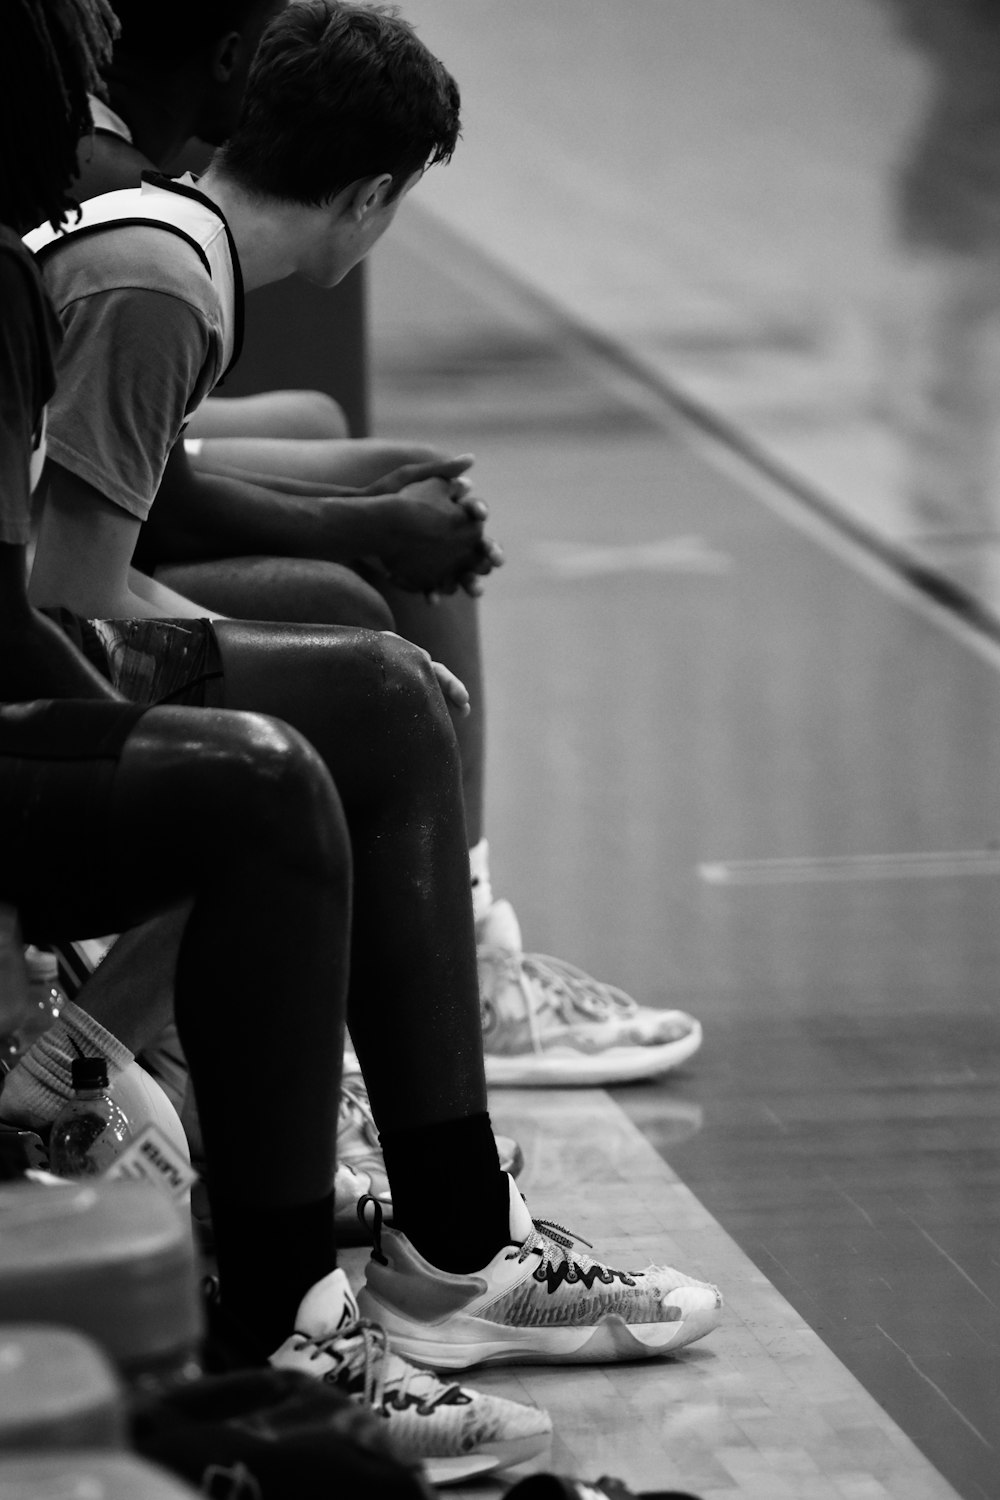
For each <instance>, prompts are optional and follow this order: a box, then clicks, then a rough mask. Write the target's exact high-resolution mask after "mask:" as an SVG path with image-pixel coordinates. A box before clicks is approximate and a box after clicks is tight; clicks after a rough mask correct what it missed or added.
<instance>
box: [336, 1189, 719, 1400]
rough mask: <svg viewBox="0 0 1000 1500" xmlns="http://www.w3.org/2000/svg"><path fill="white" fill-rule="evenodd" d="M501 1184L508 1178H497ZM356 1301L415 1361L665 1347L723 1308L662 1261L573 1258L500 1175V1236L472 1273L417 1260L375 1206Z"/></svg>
mask: <svg viewBox="0 0 1000 1500" xmlns="http://www.w3.org/2000/svg"><path fill="white" fill-rule="evenodd" d="M508 1181H509V1179H508ZM374 1227H375V1249H374V1252H373V1254H372V1257H371V1259H370V1260H369V1262H368V1266H367V1269H366V1273H365V1285H364V1287H363V1288H362V1289H361V1292H360V1294H359V1297H358V1304H359V1306H360V1307H361V1309H362V1311H363V1312H364V1314H365V1315H366V1316H367V1317H372V1318H377V1319H378V1321H379V1323H381V1325H382V1326H383V1328H384V1329H385V1331H386V1333H387V1334H388V1335H389V1337H390V1339H391V1340H392V1346H393V1348H394V1349H398V1350H399V1352H400V1353H401V1354H405V1355H406V1357H407V1359H412V1360H413V1361H414V1362H415V1363H417V1364H421V1365H430V1366H432V1367H434V1368H435V1369H447V1370H465V1369H468V1368H469V1366H471V1365H487V1364H513V1363H532V1364H543V1363H544V1364H596V1363H598V1362H601V1361H611V1360H623V1359H640V1358H648V1357H651V1356H653V1355H657V1354H676V1352H677V1350H678V1349H683V1348H684V1347H685V1345H686V1344H693V1343H694V1341H695V1340H696V1339H700V1338H704V1337H705V1335H706V1334H707V1333H711V1331H712V1329H713V1328H715V1327H716V1326H717V1324H718V1322H719V1319H720V1318H721V1316H722V1297H721V1296H720V1294H719V1291H718V1288H716V1287H714V1286H709V1285H708V1284H707V1283H706V1282H704V1281H695V1280H694V1278H693V1277H691V1276H685V1275H683V1273H682V1272H680V1271H674V1270H671V1269H670V1268H669V1267H667V1266H647V1267H646V1269H645V1270H644V1271H613V1270H611V1269H610V1267H608V1266H605V1265H602V1264H601V1263H600V1262H599V1261H596V1260H592V1259H591V1258H590V1256H589V1255H579V1254H577V1253H576V1252H575V1251H574V1250H573V1248H572V1247H573V1240H572V1237H571V1236H570V1235H569V1234H568V1233H567V1231H566V1230H564V1229H562V1228H560V1226H559V1225H557V1224H549V1223H547V1222H546V1221H545V1220H543V1219H538V1220H533V1219H532V1218H531V1215H530V1214H529V1213H528V1210H527V1207H526V1206H525V1203H524V1199H523V1198H522V1197H521V1195H520V1193H519V1192H518V1191H517V1188H516V1187H515V1186H514V1184H513V1182H510V1244H509V1245H507V1246H505V1247H504V1248H503V1249H502V1250H501V1251H500V1252H499V1254H497V1255H496V1256H494V1258H493V1260H491V1261H490V1263H489V1265H488V1266H485V1267H484V1268H483V1270H481V1271H477V1272H475V1273H474V1274H470V1275H467V1276H459V1275H449V1274H448V1273H447V1272H444V1271H439V1270H437V1269H436V1268H435V1267H434V1266H431V1265H429V1264H428V1262H427V1261H425V1260H424V1258H423V1256H421V1255H420V1254H418V1252H417V1251H416V1250H414V1248H413V1246H412V1245H411V1244H410V1242H409V1240H408V1239H406V1237H405V1235H402V1234H400V1233H399V1232H398V1231H396V1230H392V1229H386V1230H383V1229H382V1228H381V1225H380V1221H379V1218H378V1211H377V1206H376V1212H375V1226H374Z"/></svg>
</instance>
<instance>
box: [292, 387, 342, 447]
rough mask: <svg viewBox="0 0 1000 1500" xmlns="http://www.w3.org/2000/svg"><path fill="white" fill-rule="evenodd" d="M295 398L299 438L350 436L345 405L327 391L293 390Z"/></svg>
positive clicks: (296, 435) (297, 435) (296, 433)
mask: <svg viewBox="0 0 1000 1500" xmlns="http://www.w3.org/2000/svg"><path fill="white" fill-rule="evenodd" d="M289 395H290V396H292V397H294V399H295V415H296V431H295V433H294V436H295V437H298V438H349V437H350V435H351V432H350V428H349V427H348V424H347V417H346V416H345V414H344V410H343V407H342V406H341V405H340V404H339V402H337V401H335V400H334V399H333V397H332V396H328V395H327V393H326V392H325V391H291V392H289Z"/></svg>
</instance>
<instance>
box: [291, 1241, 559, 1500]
mask: <svg viewBox="0 0 1000 1500" xmlns="http://www.w3.org/2000/svg"><path fill="white" fill-rule="evenodd" d="M270 1363H271V1364H272V1365H274V1366H275V1368H276V1369H279V1370H301V1371H304V1372H305V1373H306V1374H307V1375H312V1376H314V1377H315V1378H316V1379H317V1380H322V1381H325V1382H326V1383H327V1384H328V1385H330V1386H332V1387H333V1388H334V1389H335V1390H339V1391H341V1392H342V1393H343V1394H345V1395H347V1396H349V1397H350V1398H351V1399H352V1400H354V1401H357V1402H359V1403H360V1404H361V1405H363V1406H366V1407H368V1408H370V1409H371V1410H373V1411H374V1412H375V1413H376V1415H377V1416H379V1417H384V1418H385V1421H386V1423H387V1424H388V1425H387V1429H386V1431H387V1434H388V1436H389V1438H390V1440H391V1442H392V1445H393V1447H394V1449H395V1451H396V1453H397V1454H398V1455H399V1457H400V1458H401V1459H402V1460H403V1461H404V1462H406V1461H411V1462H412V1460H414V1459H420V1460H422V1461H423V1463H424V1465H425V1469H426V1472H427V1477H428V1479H430V1481H431V1483H432V1484H448V1483H456V1482H458V1481H460V1480H465V1479H471V1478H473V1477H474V1476H476V1475H477V1474H485V1473H488V1472H490V1471H491V1470H497V1469H501V1468H506V1467H507V1466H508V1465H510V1464H518V1463H521V1462H522V1461H523V1460H524V1459H527V1458H533V1457H534V1456H535V1455H536V1454H538V1453H541V1452H542V1451H544V1449H545V1448H547V1446H548V1444H549V1440H550V1438H551V1435H552V1420H551V1418H550V1417H549V1415H548V1413H547V1412H544V1411H542V1410H540V1408H538V1407H536V1406H522V1405H521V1404H520V1403H518V1402H516V1401H507V1400H504V1399H503V1398H502V1397H500V1396H490V1395H484V1394H482V1393H480V1392H478V1391H470V1390H468V1389H466V1387H465V1386H460V1385H446V1384H445V1383H444V1382H443V1381H441V1380H439V1379H438V1378H437V1376H436V1375H432V1374H430V1373H429V1371H427V1370H418V1369H416V1368H415V1367H414V1366H413V1365H411V1364H408V1363H407V1361H406V1360H405V1359H401V1358H400V1356H399V1355H398V1354H396V1353H394V1352H392V1351H391V1350H390V1349H389V1345H388V1340H387V1337H386V1335H385V1333H384V1332H383V1330H382V1329H381V1328H379V1327H378V1326H377V1325H376V1324H374V1323H369V1322H368V1321H366V1320H365V1319H363V1318H361V1317H360V1316H359V1313H358V1305H357V1303H356V1302H355V1300H354V1297H353V1295H352V1293H351V1289H350V1287H349V1285H348V1282H347V1277H346V1276H345V1275H344V1272H343V1271H340V1270H337V1271H331V1272H330V1275H329V1276H325V1277H324V1278H323V1280H322V1281H318V1282H317V1283H316V1285H315V1286H314V1287H313V1288H312V1289H311V1290H310V1291H308V1292H307V1293H306V1295H305V1297H304V1299H303V1301H302V1305H301V1306H300V1308H299V1311H298V1314H297V1316H296V1320H295V1332H294V1333H293V1334H292V1335H291V1337H290V1338H287V1339H286V1340H285V1342H284V1343H283V1344H282V1346H281V1348H280V1349H279V1350H278V1351H277V1352H276V1353H275V1354H272V1355H271V1360H270Z"/></svg>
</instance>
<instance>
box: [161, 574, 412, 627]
mask: <svg viewBox="0 0 1000 1500" xmlns="http://www.w3.org/2000/svg"><path fill="white" fill-rule="evenodd" d="M156 577H157V579H158V580H159V582H161V583H165V584H166V585H167V586H168V587H169V588H172V589H176V590H177V592H178V593H179V594H183V595H184V596H185V598H187V599H193V600H194V601H195V602H196V603H197V604H203V605H205V607H206V608H207V609H211V610H215V611H217V612H218V613H219V614H223V615H231V616H232V617H233V618H234V619H241V620H290V621H292V622H293V623H294V622H299V623H301V624H305V625H308V624H317V625H355V626H358V627H360V628H361V629H363V630H392V629H393V628H394V626H393V620H392V615H391V614H390V612H389V607H388V605H387V604H386V603H385V601H384V600H383V599H382V597H381V595H380V594H379V593H378V592H377V591H376V590H375V589H374V588H372V586H371V585H370V584H368V583H366V582H365V581H364V579H362V578H360V577H359V576H358V574H357V573H355V572H353V571H352V570H351V569H350V568H345V567H343V566H342V565H341V564H340V563H331V562H321V561H319V560H318V559H313V558H302V557H227V558H224V559H222V560H221V561H218V562H191V563H170V564H167V565H165V566H163V567H159V568H157V569H156Z"/></svg>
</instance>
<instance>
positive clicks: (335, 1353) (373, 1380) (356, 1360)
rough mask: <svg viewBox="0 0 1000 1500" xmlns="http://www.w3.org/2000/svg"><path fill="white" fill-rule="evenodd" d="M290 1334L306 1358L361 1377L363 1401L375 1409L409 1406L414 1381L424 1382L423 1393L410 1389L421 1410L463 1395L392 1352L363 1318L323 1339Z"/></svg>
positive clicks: (354, 1377)
mask: <svg viewBox="0 0 1000 1500" xmlns="http://www.w3.org/2000/svg"><path fill="white" fill-rule="evenodd" d="M295 1336H296V1338H297V1340H298V1343H296V1345H295V1350H296V1353H300V1354H301V1353H306V1352H307V1351H308V1357H309V1358H310V1359H323V1358H327V1359H332V1360H333V1361H334V1363H335V1366H336V1368H337V1369H343V1368H345V1367H346V1368H347V1371H348V1373H349V1375H350V1377H351V1379H352V1381H360V1394H361V1395H362V1397H363V1399H364V1402H365V1405H366V1406H369V1407H371V1408H372V1409H373V1410H374V1411H385V1410H386V1408H387V1407H389V1406H395V1407H397V1408H399V1409H403V1408H404V1407H406V1406H408V1405H410V1404H411V1402H410V1401H408V1399H407V1398H408V1396H409V1394H410V1389H411V1387H412V1386H413V1385H414V1383H415V1382H420V1383H421V1384H424V1385H426V1387H427V1389H426V1390H425V1391H424V1392H423V1393H422V1394H421V1393H420V1392H418V1391H416V1390H414V1391H413V1398H412V1404H414V1405H415V1406H416V1408H417V1410H418V1411H419V1412H420V1413H422V1414H423V1415H428V1414H429V1413H431V1412H433V1411H434V1409H435V1407H438V1406H444V1405H450V1404H453V1403H454V1402H455V1399H456V1397H460V1396H461V1394H462V1388H461V1386H458V1385H445V1384H444V1382H443V1381H441V1380H438V1378H437V1376H436V1375H433V1374H432V1373H431V1371H429V1370H420V1369H418V1368H417V1367H416V1365H411V1364H410V1363H409V1361H408V1360H405V1359H402V1358H401V1357H400V1356H399V1355H398V1354H394V1353H393V1352H392V1350H391V1349H390V1347H389V1336H388V1334H387V1333H386V1331H385V1329H384V1328H382V1327H380V1326H379V1324H378V1323H372V1322H370V1321H369V1319H368V1318H357V1319H356V1320H355V1321H354V1322H353V1323H349V1324H347V1326H346V1327H344V1328H340V1329H338V1330H337V1332H336V1333H334V1334H331V1335H330V1336H329V1337H328V1338H321V1339H317V1338H312V1337H311V1336H310V1335H309V1334H306V1333H299V1332H296V1335H295Z"/></svg>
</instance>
